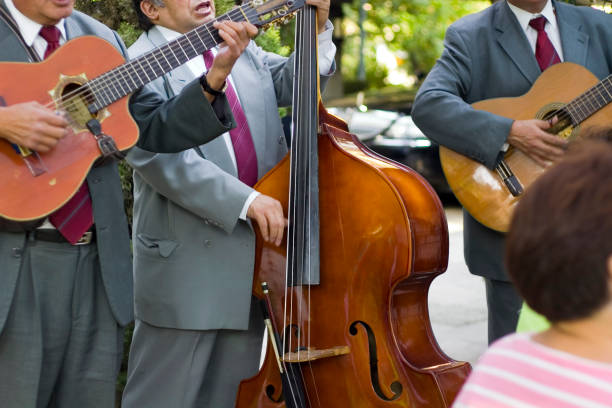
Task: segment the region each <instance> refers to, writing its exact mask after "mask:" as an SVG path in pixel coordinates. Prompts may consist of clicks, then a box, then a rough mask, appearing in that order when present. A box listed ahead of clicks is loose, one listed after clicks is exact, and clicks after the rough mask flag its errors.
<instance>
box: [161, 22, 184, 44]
mask: <svg viewBox="0 0 612 408" xmlns="http://www.w3.org/2000/svg"><path fill="white" fill-rule="evenodd" d="M155 27H157V29H158V30H159V32H160V33H161V35H163V36H164V38H165V39H166V40H168V41H172V40H174V39H175V38H177V37H179V36H180V35H181V33H179V32H178V31H174V30H171V29H169V28H166V27H164V26H160V25H156V26H155Z"/></svg>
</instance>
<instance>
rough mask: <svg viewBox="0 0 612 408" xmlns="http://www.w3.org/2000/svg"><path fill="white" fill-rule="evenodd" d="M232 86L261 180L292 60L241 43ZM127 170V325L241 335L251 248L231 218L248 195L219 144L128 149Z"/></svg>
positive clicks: (250, 238)
mask: <svg viewBox="0 0 612 408" xmlns="http://www.w3.org/2000/svg"><path fill="white" fill-rule="evenodd" d="M165 42H166V40H165V39H164V37H163V36H162V35H161V33H160V32H159V31H158V29H157V28H156V27H154V28H152V29H151V30H149V31H148V32H147V33H144V34H142V35H141V36H140V38H139V39H138V40H137V41H136V42H135V43H134V44H133V45H132V46H131V47H130V49H129V52H130V55H132V56H135V55H139V54H142V53H144V52H146V51H148V50H150V49H151V48H153V47H155V46H158V45H161V44H163V43H165ZM192 77H193V74H192V73H191V71H190V70H189V68H187V67H186V66H183V67H181V68H179V69H177V70H175V71H173V72H171V73H170V74H169V75H167V76H166V77H165V78H160V79H158V80H157V81H155V83H154V85H155V87H156V88H157V90H158V92H159V93H160V94H162V95H165V96H171V95H173V94H174V93H176V92H178V91H180V90H181V88H182V87H183V86H184V85H185V84H186V83H188V82H189V81H190V80H191V78H192ZM232 81H233V83H234V86H235V89H236V90H237V93H238V95H239V97H240V101H241V105H242V107H243V109H244V111H245V113H246V116H247V121H248V123H249V127H250V130H251V134H252V136H253V141H254V144H255V150H256V154H257V167H258V174H259V177H261V176H263V175H264V174H265V173H266V172H268V170H270V169H271V168H272V167H273V166H274V165H275V164H276V163H278V161H279V160H280V159H281V158H282V157H283V156H284V155H285V153H286V152H287V146H286V142H285V136H284V133H283V129H282V125H281V121H280V118H279V114H278V106H287V105H290V104H291V97H292V89H293V56H291V57H290V58H285V57H281V56H278V55H276V54H273V53H268V52H264V51H263V50H262V49H260V48H259V47H258V46H257V45H256V44H255V43H254V42H251V43H250V44H249V46H248V47H247V48H246V50H245V52H244V53H243V54H242V55H241V56H240V58H239V59H238V60H237V61H236V64H235V66H234V68H233V70H232ZM128 161H129V162H130V164H132V166H133V167H134V169H135V171H134V186H135V187H134V189H135V194H134V199H135V203H134V234H133V242H134V281H135V313H136V317H137V318H138V319H141V320H143V321H145V322H147V323H149V324H152V325H155V326H161V327H170V328H179V329H192V330H207V329H247V328H248V321H249V305H250V301H251V287H252V280H253V267H254V255H255V239H254V233H253V230H252V227H251V225H250V223H249V222H246V221H243V220H240V219H239V215H240V211H241V210H242V207H243V205H244V203H245V201H246V199H247V197H248V196H249V195H250V194H251V192H252V191H253V189H252V188H251V187H249V186H247V185H245V184H243V183H242V182H241V181H239V180H238V179H237V174H236V169H235V166H234V164H233V163H232V160H231V157H230V155H229V152H228V149H227V146H226V144H225V141H224V140H223V139H222V138H218V139H215V140H213V141H212V142H209V143H207V144H205V145H202V146H200V147H199V148H197V149H191V150H188V151H185V152H182V153H178V154H150V153H148V152H145V151H143V150H140V149H134V150H132V151H131V152H130V154H129V156H128Z"/></svg>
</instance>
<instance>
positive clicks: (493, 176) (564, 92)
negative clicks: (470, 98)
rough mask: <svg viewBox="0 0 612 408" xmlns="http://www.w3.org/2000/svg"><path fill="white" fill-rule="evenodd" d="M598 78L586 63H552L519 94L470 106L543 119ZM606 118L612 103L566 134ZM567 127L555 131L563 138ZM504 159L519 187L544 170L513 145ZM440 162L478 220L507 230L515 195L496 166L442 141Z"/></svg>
mask: <svg viewBox="0 0 612 408" xmlns="http://www.w3.org/2000/svg"><path fill="white" fill-rule="evenodd" d="M598 82H599V80H598V79H597V78H596V77H595V76H594V75H593V74H592V73H591V72H589V71H588V70H587V69H586V68H584V67H582V66H580V65H577V64H573V63H567V62H566V63H561V64H557V65H553V66H552V67H550V68H549V69H547V70H546V71H545V72H543V73H542V75H541V76H540V77H539V78H538V80H537V81H536V82H535V83H534V84H533V87H532V88H531V89H530V90H529V92H528V93H526V94H525V95H523V96H520V97H516V98H496V99H488V100H484V101H480V102H477V103H475V104H473V105H472V106H473V107H474V108H475V109H479V110H484V111H487V112H491V113H494V114H497V115H500V116H504V117H507V118H511V119H515V120H526V119H534V118H542V117H543V116H544V114H546V113H548V112H551V111H554V110H556V109H559V108H561V107H563V106H565V105H566V104H567V103H569V102H570V101H572V100H573V99H575V98H577V97H578V96H580V95H581V94H583V93H584V92H585V91H586V90H588V89H589V88H591V87H592V86H594V85H596V84H597V83H598ZM611 123H612V105H607V106H605V107H604V108H602V109H600V110H599V111H598V112H596V113H595V114H593V115H592V116H590V117H589V118H588V119H586V120H585V121H584V122H582V123H581V124H580V125H579V126H578V127H576V128H575V129H566V131H567V132H568V133H571V131H572V130H573V131H574V132H575V133H577V134H578V135H579V134H580V129H582V128H586V127H589V126H604V125H610V124H611ZM566 131H563V132H562V133H563V134H561V135H559V136H560V137H567V136H568V134H566ZM474 137H486V135H474ZM504 160H505V161H506V163H507V165H508V166H509V167H510V169H511V170H512V172H513V173H514V175H515V176H516V177H517V178H518V180H519V181H520V183H521V184H522V185H523V187H524V188H528V186H529V185H531V183H533V181H534V180H536V179H537V178H538V177H539V175H540V174H542V172H544V171H545V168H543V167H541V166H540V165H538V164H537V163H536V162H534V161H533V160H532V159H530V158H529V157H528V156H527V155H525V154H524V153H523V152H521V151H520V150H518V149H512V148H511V149H509V151H508V152H507V153H506V155H505V158H504ZM440 161H441V163H442V169H443V170H444V175H445V176H446V179H447V181H448V184H449V186H450V187H451V189H452V190H453V192H454V194H455V196H456V197H457V199H458V200H459V202H460V203H461V205H463V207H464V208H465V209H466V210H467V211H468V212H469V213H470V214H471V215H472V216H473V217H474V218H475V219H476V220H477V221H478V222H480V223H481V224H483V225H485V226H487V227H489V228H492V229H494V230H497V231H500V232H506V231H507V230H508V227H509V225H510V219H511V216H512V212H513V211H514V207H515V206H516V204H517V203H518V200H519V199H520V196H518V197H515V196H513V195H512V194H511V193H510V192H509V191H508V189H507V188H506V186H505V185H504V183H503V181H502V180H501V178H500V177H499V175H498V174H497V173H496V172H495V171H493V170H490V169H488V168H487V167H486V166H484V165H482V164H480V163H478V162H476V161H474V160H471V159H469V158H467V157H466V156H463V155H461V154H459V153H457V152H454V151H452V150H450V149H448V148H445V147H442V146H440Z"/></svg>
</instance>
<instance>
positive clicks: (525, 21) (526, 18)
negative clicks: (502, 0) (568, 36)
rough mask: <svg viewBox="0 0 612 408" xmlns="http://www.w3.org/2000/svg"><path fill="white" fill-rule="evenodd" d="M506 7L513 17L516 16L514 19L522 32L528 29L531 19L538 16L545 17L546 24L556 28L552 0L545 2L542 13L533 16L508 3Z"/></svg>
mask: <svg viewBox="0 0 612 408" xmlns="http://www.w3.org/2000/svg"><path fill="white" fill-rule="evenodd" d="M508 6H510V10H512V12H513V13H514V15H515V16H516V19H517V20H518V22H519V24H520V25H521V27H522V28H523V30H527V29H528V28H529V22H530V21H531V20H532V19H534V18H536V17H539V16H544V17H546V20H548V22H549V23H550V24H551V25H552V26H553V27H556V26H557V17H556V16H555V9H554V8H553V5H552V0H548V1H547V2H546V5H545V6H544V9H543V10H542V12H540V13H535V14H533V13H530V12H528V11H525V10H523V9H522V8H519V7H517V6H515V5H513V4H510V3H509V2H508Z"/></svg>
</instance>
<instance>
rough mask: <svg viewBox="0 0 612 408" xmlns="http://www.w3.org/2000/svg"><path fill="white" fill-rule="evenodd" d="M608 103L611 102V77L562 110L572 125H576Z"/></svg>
mask: <svg viewBox="0 0 612 408" xmlns="http://www.w3.org/2000/svg"><path fill="white" fill-rule="evenodd" d="M610 102H612V75H610V76H608V77H607V78H605V79H604V80H602V81H601V82H599V83H598V84H597V85H595V86H594V87H592V88H591V89H589V90H588V91H586V92H585V93H583V94H582V95H580V96H579V97H577V98H576V99H574V100H573V101H571V102H570V103H568V104H567V105H566V106H565V108H564V110H566V111H567V113H569V115H570V116H571V118H572V122H573V123H574V125H578V124H579V123H581V122H583V121H584V120H586V119H587V118H589V117H590V116H591V115H593V114H594V113H595V112H597V111H599V110H600V109H602V108H603V107H605V106H606V105H608V104H609V103H610Z"/></svg>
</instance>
